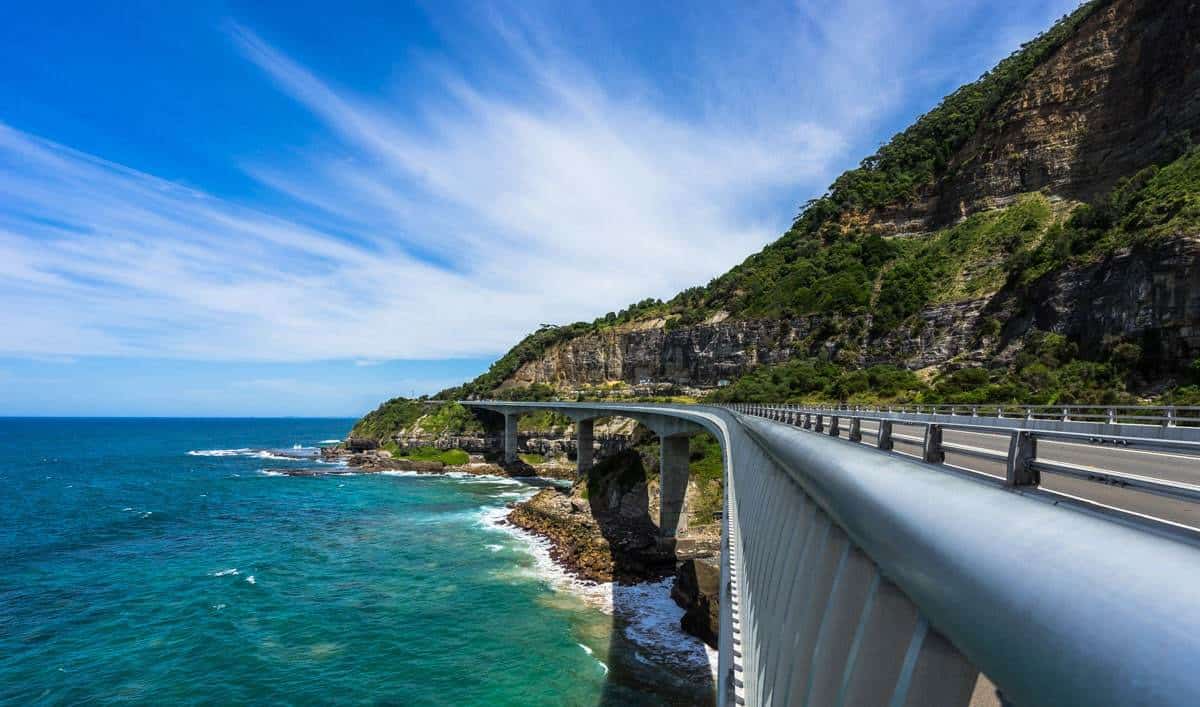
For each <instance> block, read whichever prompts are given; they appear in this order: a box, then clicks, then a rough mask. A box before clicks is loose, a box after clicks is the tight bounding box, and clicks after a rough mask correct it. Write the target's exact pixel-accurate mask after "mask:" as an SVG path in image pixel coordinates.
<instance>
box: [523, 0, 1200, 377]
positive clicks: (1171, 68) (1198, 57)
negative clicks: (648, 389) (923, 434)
mask: <svg viewBox="0 0 1200 707" xmlns="http://www.w3.org/2000/svg"><path fill="white" fill-rule="evenodd" d="M1197 138H1200V3H1193V2H1190V1H1184V0H1176V1H1171V2H1161V1H1158V0H1113V1H1112V2H1109V3H1106V4H1104V5H1103V6H1101V7H1099V8H1097V9H1096V10H1095V11H1094V12H1092V13H1091V14H1090V15H1089V16H1088V17H1087V19H1086V20H1084V21H1083V22H1082V24H1080V25H1079V27H1078V28H1077V30H1076V31H1075V32H1074V33H1073V34H1072V35H1071V36H1070V37H1069V38H1068V39H1067V40H1066V41H1064V42H1063V43H1062V44H1061V46H1059V47H1057V49H1056V50H1055V51H1053V52H1052V53H1051V54H1050V55H1049V56H1048V57H1047V58H1046V59H1045V60H1044V61H1042V62H1041V64H1040V65H1038V66H1037V67H1036V68H1034V69H1033V70H1032V71H1031V72H1030V74H1029V75H1028V77H1027V78H1026V79H1025V80H1024V81H1023V83H1021V85H1020V86H1019V87H1018V88H1017V90H1015V91H1013V92H1012V93H1011V95H1008V96H1007V97H1006V98H1005V99H1004V100H1002V101H1000V102H999V104H998V105H997V106H996V108H994V109H993V110H992V111H991V112H990V113H989V114H988V115H986V116H985V118H984V119H983V120H982V121H980V123H979V124H978V126H977V128H976V130H975V132H974V134H973V135H972V136H971V137H970V139H968V140H967V141H966V142H965V144H963V145H962V146H961V147H960V148H959V149H958V150H957V152H956V153H955V154H954V156H953V157H952V159H951V160H950V161H949V164H948V166H947V167H946V169H945V170H944V173H943V174H942V176H941V177H940V178H938V179H936V180H935V181H933V182H932V183H930V184H926V185H925V186H923V187H920V188H918V189H917V190H916V191H915V193H914V195H913V196H912V197H911V198H908V199H905V200H903V201H901V202H897V203H892V204H890V205H887V206H884V207H880V208H875V209H872V210H870V211H869V212H867V213H849V214H843V216H842V217H841V223H842V224H843V227H844V228H845V227H847V224H852V225H853V228H859V229H862V230H864V231H866V232H875V233H879V234H883V235H885V236H887V237H895V236H906V237H909V238H915V239H918V240H923V239H930V238H932V237H934V236H937V235H938V234H940V233H944V232H945V229H947V228H948V227H950V226H952V225H954V224H956V223H959V222H961V221H962V220H963V219H964V218H965V217H966V216H968V215H970V214H972V213H979V212H987V211H989V210H993V209H1001V208H1005V207H1008V206H1010V205H1012V204H1014V203H1016V202H1017V201H1018V200H1019V199H1020V198H1021V197H1022V195H1024V194H1029V193H1031V192H1038V193H1040V194H1042V195H1044V196H1045V197H1047V198H1048V199H1049V201H1050V203H1051V204H1057V205H1058V207H1056V208H1055V210H1056V211H1057V212H1058V215H1057V217H1056V218H1057V220H1058V222H1059V223H1061V222H1063V221H1064V220H1065V218H1066V214H1067V213H1068V212H1069V211H1070V208H1071V205H1072V204H1074V203H1081V202H1087V203H1095V202H1096V201H1097V200H1099V199H1101V198H1103V197H1104V195H1106V194H1108V193H1109V192H1110V191H1111V190H1112V189H1113V188H1114V186H1116V185H1118V184H1120V183H1121V181H1122V180H1123V179H1127V178H1129V177H1131V176H1132V175H1134V174H1135V173H1137V172H1138V171H1139V170H1141V169H1143V168H1145V167H1147V166H1148V165H1152V164H1156V163H1162V162H1164V161H1169V159H1170V157H1171V156H1173V155H1177V154H1179V152H1180V151H1181V148H1182V146H1186V145H1187V144H1188V143H1189V142H1190V141H1193V140H1195V141H1198V142H1200V140H1197ZM1198 236H1200V233H1193V232H1189V231H1181V232H1178V233H1174V234H1172V235H1171V236H1170V237H1169V238H1166V239H1159V240H1158V241H1156V242H1154V243H1152V244H1150V245H1140V246H1136V247H1129V248H1123V249H1120V248H1118V249H1116V250H1115V251H1114V252H1111V253H1109V254H1107V255H1104V256H1103V257H1101V258H1097V259H1094V260H1093V261H1092V262H1087V263H1070V264H1068V265H1064V266H1062V267H1059V268H1057V269H1055V270H1052V271H1051V272H1049V273H1047V274H1046V275H1045V276H1043V277H1041V278H1040V279H1039V280H1038V281H1037V282H1035V283H1033V284H1032V286H1022V287H1016V286H1013V285H1011V284H1009V283H1005V282H1003V281H1000V282H997V283H996V284H995V286H994V287H991V288H990V289H988V290H987V291H984V292H979V293H973V294H974V296H971V297H966V298H962V297H960V298H958V299H952V300H950V301H945V300H942V301H937V302H932V303H927V304H926V305H925V306H924V307H923V308H920V309H919V310H918V311H916V312H915V313H914V314H912V315H910V316H908V317H906V318H905V319H904V321H903V322H902V323H901V324H899V325H898V326H895V327H893V328H891V329H890V330H889V331H883V332H878V331H873V330H872V326H871V323H872V312H871V310H872V308H874V307H875V305H876V304H877V302H876V301H875V299H873V300H872V301H871V304H870V306H868V307H867V308H866V313H865V314H848V315H845V316H843V315H842V314H839V313H832V314H831V313H828V312H826V313H823V314H808V315H805V314H803V313H799V314H797V315H795V316H786V317H773V318H769V319H766V318H763V319H755V318H750V317H747V316H744V315H742V316H738V317H735V318H730V319H724V320H723V321H720V320H719V319H720V317H716V318H710V319H709V320H708V321H707V322H706V323H701V324H694V325H690V326H673V327H669V326H666V325H665V323H664V320H663V319H662V318H659V319H657V320H643V321H640V322H636V323H635V324H634V325H630V326H625V327H613V328H609V329H603V330H600V331H595V332H591V333H587V334H584V335H581V336H577V337H575V338H572V339H569V340H567V341H564V342H560V343H558V344H556V345H554V346H552V347H550V348H549V349H548V350H546V351H545V352H543V353H542V354H541V355H540V356H538V357H537V358H535V359H533V360H530V361H526V362H525V363H524V364H523V365H521V366H520V367H519V368H518V369H517V370H516V372H515V373H514V374H512V375H510V376H509V377H508V379H507V380H506V381H505V382H504V384H503V386H502V387H512V386H520V385H528V384H532V383H546V384H550V385H554V386H556V387H560V388H571V387H575V386H579V385H582V384H592V385H594V384H602V383H605V382H610V381H624V382H626V383H629V384H637V383H639V382H643V381H646V380H650V381H653V382H669V383H677V384H683V385H688V386H695V387H702V388H707V387H714V386H717V385H718V384H719V383H720V382H721V381H724V380H733V379H736V378H738V377H739V376H741V375H743V374H744V373H746V372H747V371H749V370H751V369H753V368H755V367H758V366H763V365H770V364H776V363H781V362H783V361H786V360H788V359H789V358H791V357H793V356H796V355H804V356H820V357H826V358H829V359H831V360H835V361H838V362H840V363H844V364H847V365H858V366H861V365H871V364H874V363H894V364H898V365H903V366H905V367H908V368H911V369H922V368H927V367H945V366H947V365H960V364H964V363H966V364H969V363H984V362H986V361H988V360H993V359H994V358H995V357H997V356H999V357H1001V358H1003V357H1004V356H1005V355H1007V354H1008V353H1010V352H1011V351H1012V350H1013V347H1014V342H1018V341H1019V340H1020V338H1021V337H1022V336H1023V335H1025V334H1026V333H1028V332H1029V331H1031V330H1032V329H1040V330H1045V331H1053V332H1057V333H1061V334H1065V335H1067V336H1068V337H1070V338H1072V339H1075V340H1076V341H1077V342H1078V343H1079V344H1080V349H1081V350H1084V351H1088V350H1091V351H1098V350H1100V349H1101V348H1102V347H1104V346H1106V345H1108V344H1111V343H1112V342H1113V341H1116V340H1122V339H1123V340H1133V341H1137V342H1138V343H1139V345H1140V346H1141V347H1142V348H1143V350H1144V351H1145V356H1146V360H1147V361H1149V362H1150V363H1151V364H1153V365H1154V366H1156V367H1159V368H1162V369H1170V368H1172V367H1175V368H1178V367H1179V365H1180V364H1182V363H1186V362H1187V361H1188V360H1189V359H1190V358H1192V357H1195V356H1197V355H1200V328H1198V327H1200V300H1198V298H1200V295H1197V294H1196V293H1197V292H1200V288H1198V287H1197V285H1200V282H1198V281H1197V278H1198V277H1200V268H1198V264H1200V261H1198V260H1197V255H1200V240H1198ZM1008 255H1009V254H1008V253H1006V252H1005V251H1004V250H1003V249H997V250H996V252H994V253H993V254H992V260H993V261H997V262H998V261H1001V260H1003V259H1004V258H1006V257H1007V256H1008ZM958 276H959V277H964V276H965V275H964V274H963V273H960V274H959V275H958ZM875 297H876V298H877V297H878V286H876V295H875Z"/></svg>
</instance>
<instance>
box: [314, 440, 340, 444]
mask: <svg viewBox="0 0 1200 707" xmlns="http://www.w3.org/2000/svg"><path fill="white" fill-rule="evenodd" d="M341 443H342V440H340V439H323V440H321V441H320V442H317V444H341Z"/></svg>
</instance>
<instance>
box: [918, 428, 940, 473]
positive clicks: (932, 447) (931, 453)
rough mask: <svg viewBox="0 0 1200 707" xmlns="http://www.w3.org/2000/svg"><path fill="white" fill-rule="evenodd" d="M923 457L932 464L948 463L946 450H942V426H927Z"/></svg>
mask: <svg viewBox="0 0 1200 707" xmlns="http://www.w3.org/2000/svg"><path fill="white" fill-rule="evenodd" d="M921 456H922V458H923V459H924V460H925V461H927V462H929V463H930V464H941V463H942V462H944V461H946V450H944V449H942V426H941V425H925V447H924V449H923V453H922V455H921Z"/></svg>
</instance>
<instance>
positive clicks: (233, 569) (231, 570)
mask: <svg viewBox="0 0 1200 707" xmlns="http://www.w3.org/2000/svg"><path fill="white" fill-rule="evenodd" d="M237 573H238V570H237V568H236V567H230V568H229V569H227V570H218V571H216V572H213V573H212V576H214V577H228V576H229V575H231V574H237Z"/></svg>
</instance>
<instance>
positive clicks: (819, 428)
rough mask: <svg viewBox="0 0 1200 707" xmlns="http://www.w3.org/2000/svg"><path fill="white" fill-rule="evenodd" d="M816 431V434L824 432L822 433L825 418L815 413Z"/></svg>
mask: <svg viewBox="0 0 1200 707" xmlns="http://www.w3.org/2000/svg"><path fill="white" fill-rule="evenodd" d="M816 430H817V432H824V431H825V416H824V415H822V414H820V413H817V426H816Z"/></svg>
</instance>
